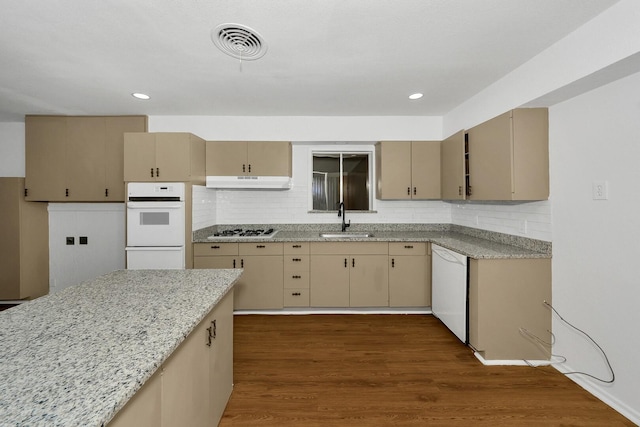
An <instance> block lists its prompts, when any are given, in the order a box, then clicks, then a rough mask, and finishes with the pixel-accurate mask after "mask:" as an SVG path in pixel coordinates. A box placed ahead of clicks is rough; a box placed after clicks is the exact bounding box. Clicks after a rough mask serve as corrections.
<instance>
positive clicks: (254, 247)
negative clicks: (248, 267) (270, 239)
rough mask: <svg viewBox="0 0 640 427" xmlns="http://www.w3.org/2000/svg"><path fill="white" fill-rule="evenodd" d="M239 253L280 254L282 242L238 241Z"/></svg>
mask: <svg viewBox="0 0 640 427" xmlns="http://www.w3.org/2000/svg"><path fill="white" fill-rule="evenodd" d="M238 249H239V251H240V255H282V253H283V248H282V243H262V242H259V243H239V244H238Z"/></svg>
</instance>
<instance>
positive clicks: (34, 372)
mask: <svg viewBox="0 0 640 427" xmlns="http://www.w3.org/2000/svg"><path fill="white" fill-rule="evenodd" d="M241 274H242V270H239V269H238V270H231V269H229V270H136V271H133V270H124V271H115V272H112V273H109V274H107V275H104V276H101V277H98V278H96V279H94V280H91V281H88V282H84V283H82V284H80V285H77V286H74V287H71V288H67V289H65V290H64V291H62V292H59V293H56V294H52V295H48V296H45V297H42V298H39V299H36V300H33V301H30V302H27V303H24V304H22V305H20V306H18V307H14V308H11V309H9V310H6V311H4V312H1V313H0V360H1V361H2V362H1V364H0V377H1V378H2V384H1V385H0V424H2V425H29V426H39V425H42V426H102V425H105V424H106V423H107V422H109V421H110V420H111V419H112V418H113V417H114V416H115V415H116V414H117V412H118V411H119V410H120V409H121V408H123V407H124V406H125V404H126V403H127V402H128V401H129V399H131V397H132V396H133V395H134V394H135V393H136V392H137V391H138V390H139V389H140V388H141V387H142V386H143V385H144V383H145V382H146V381H147V380H148V379H149V378H150V377H151V376H152V375H153V374H154V373H155V372H156V371H157V370H158V369H159V368H160V367H161V366H162V365H163V363H165V361H166V360H167V359H168V358H169V357H170V356H171V354H172V353H173V352H174V350H176V349H177V348H178V347H179V346H180V344H181V343H183V341H185V339H186V338H187V336H189V334H190V333H191V332H192V331H193V330H194V328H196V326H198V324H199V323H200V322H201V321H202V320H203V319H204V318H205V316H207V314H208V313H210V312H211V311H212V310H213V309H214V308H215V307H216V306H217V305H218V304H219V303H220V301H222V300H223V298H224V297H225V295H227V294H228V293H230V292H231V290H232V288H233V286H234V284H235V282H236V281H237V280H238V278H239V276H240V275H241Z"/></svg>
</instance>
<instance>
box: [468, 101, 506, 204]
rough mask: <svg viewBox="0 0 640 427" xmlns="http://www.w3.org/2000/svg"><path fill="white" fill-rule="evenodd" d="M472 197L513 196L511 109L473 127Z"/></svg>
mask: <svg viewBox="0 0 640 427" xmlns="http://www.w3.org/2000/svg"><path fill="white" fill-rule="evenodd" d="M468 134H469V184H470V187H471V188H470V193H471V194H470V196H469V199H470V200H511V198H512V190H513V177H512V167H511V166H512V156H513V148H512V145H511V112H507V113H504V114H502V115H500V116H498V117H495V118H493V119H491V120H489V121H486V122H484V123H482V124H479V125H478V126H475V127H473V128H472V129H469V131H468Z"/></svg>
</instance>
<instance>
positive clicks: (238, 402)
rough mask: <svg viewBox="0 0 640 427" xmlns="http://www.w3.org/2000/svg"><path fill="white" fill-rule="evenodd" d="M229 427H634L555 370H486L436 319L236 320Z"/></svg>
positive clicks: (226, 424)
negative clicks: (472, 426)
mask: <svg viewBox="0 0 640 427" xmlns="http://www.w3.org/2000/svg"><path fill="white" fill-rule="evenodd" d="M234 322H235V327H234V334H235V336H234V351H235V355H234V383H235V386H234V391H233V394H232V396H231V399H230V401H229V404H228V405H227V408H226V411H225V413H224V416H223V419H222V421H221V423H220V426H222V427H229V426H281V427H289V426H425V425H428V426H468V425H474V426H478V425H480V426H633V425H634V424H633V423H631V422H630V421H629V420H627V419H626V418H624V417H623V416H622V415H620V414H619V413H617V412H616V411H614V410H613V409H611V408H610V407H609V406H607V405H606V404H604V403H603V402H601V401H600V400H598V399H597V398H595V397H593V396H592V395H591V394H589V393H588V392H586V391H585V390H583V389H582V388H581V387H579V386H578V385H576V384H575V383H574V382H572V381H571V380H570V379H568V378H566V377H565V376H563V375H562V374H560V373H559V372H558V371H556V370H555V369H553V368H550V367H545V368H530V367H522V366H492V367H489V366H483V365H482V364H481V363H480V362H479V361H478V360H477V359H476V358H475V356H474V355H473V353H472V351H471V350H470V349H469V348H468V347H466V346H464V345H463V344H462V343H460V342H459V341H458V340H457V338H455V337H454V336H453V334H451V333H450V332H449V331H448V330H447V329H446V327H444V326H443V325H442V324H441V323H440V322H439V321H438V320H437V319H435V318H434V317H433V316H425V315H301V316H259V315H242V316H235V318H234Z"/></svg>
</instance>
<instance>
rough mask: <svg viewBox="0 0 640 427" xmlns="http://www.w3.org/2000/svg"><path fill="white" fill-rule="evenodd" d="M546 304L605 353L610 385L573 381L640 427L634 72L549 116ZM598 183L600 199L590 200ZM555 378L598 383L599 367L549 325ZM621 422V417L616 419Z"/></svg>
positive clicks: (582, 343)
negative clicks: (564, 375)
mask: <svg viewBox="0 0 640 427" xmlns="http://www.w3.org/2000/svg"><path fill="white" fill-rule="evenodd" d="M550 112H551V115H550V116H551V117H550V130H549V131H550V138H551V159H550V160H551V178H552V181H553V183H554V184H553V186H552V197H553V203H552V205H553V215H554V224H553V235H554V241H553V305H554V306H555V307H556V308H557V309H558V310H559V311H560V313H561V314H562V316H563V317H565V318H566V319H567V320H569V321H571V322H572V323H574V324H575V325H576V326H578V327H579V328H581V329H583V330H585V331H586V332H587V333H589V334H590V335H591V336H592V337H593V338H594V339H595V340H596V341H597V342H598V343H599V344H600V345H601V346H602V348H603V349H604V350H605V351H606V353H607V355H608V357H609V359H610V361H611V364H612V365H613V368H614V370H615V372H616V380H615V383H613V384H612V385H603V384H600V383H598V382H596V381H593V380H591V379H589V378H587V377H584V376H573V379H574V380H576V381H578V382H579V383H580V384H582V385H583V386H584V387H585V388H587V389H589V390H592V391H593V392H594V393H595V394H596V395H598V396H600V397H603V399H604V400H605V401H609V402H611V403H613V404H614V405H615V406H616V407H619V408H622V409H623V410H625V411H626V415H627V416H629V417H630V418H632V419H633V420H634V421H635V422H636V423H640V393H638V391H639V388H638V387H639V381H640V364H638V351H640V334H639V333H638V325H640V310H638V302H640V285H639V283H638V272H637V271H635V266H636V263H637V262H638V260H639V259H640V243H639V242H640V227H638V215H637V213H638V211H639V210H640V197H639V196H640V191H639V190H638V182H640V168H639V167H638V161H639V160H640V73H638V74H635V75H633V76H630V77H627V78H625V79H623V80H620V81H617V82H614V83H611V84H609V85H607V86H605V87H602V88H600V89H597V90H594V91H592V92H590V93H587V94H584V95H582V96H579V97H576V98H574V99H571V100H569V101H566V102H564V103H561V104H558V105H556V106H554V107H552V108H551V110H550ZM593 181H607V182H608V189H609V199H608V200H593V198H592V183H593ZM553 331H554V333H555V335H556V344H555V346H554V352H555V353H557V354H561V355H563V356H565V357H567V363H566V364H563V365H560V366H559V368H560V369H561V370H579V371H585V372H588V373H591V374H593V375H596V376H599V377H602V378H607V377H608V376H609V374H608V371H607V369H606V366H605V364H604V361H603V358H602V357H601V356H600V354H599V353H598V351H597V349H596V348H595V347H594V346H593V345H591V344H590V343H589V342H587V341H586V340H585V339H584V338H583V337H582V336H580V335H579V334H577V333H575V332H574V331H572V330H570V329H569V328H567V327H565V326H564V325H563V324H562V323H561V322H560V321H559V320H558V318H557V317H556V318H554V324H553ZM623 413H624V412H623Z"/></svg>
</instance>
